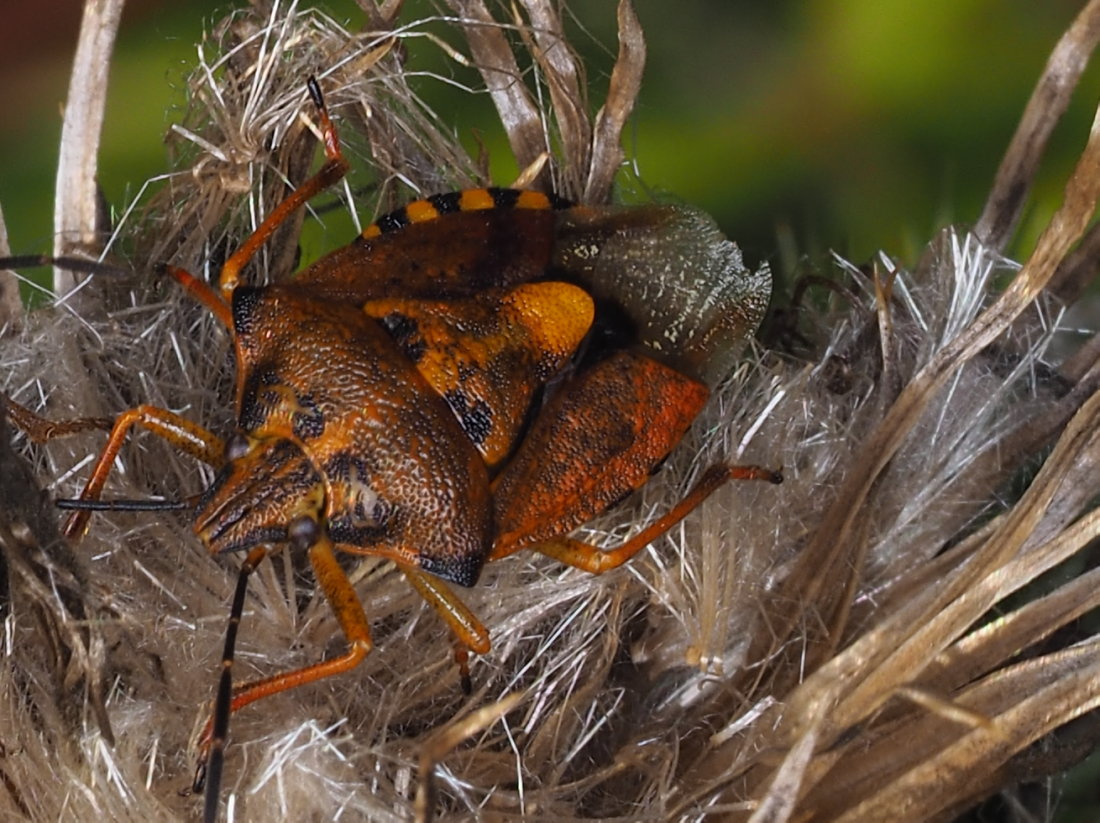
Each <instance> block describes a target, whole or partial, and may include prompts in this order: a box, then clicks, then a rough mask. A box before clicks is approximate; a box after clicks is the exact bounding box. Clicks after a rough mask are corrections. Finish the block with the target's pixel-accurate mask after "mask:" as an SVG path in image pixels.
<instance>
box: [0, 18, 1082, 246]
mask: <svg viewBox="0 0 1100 823" xmlns="http://www.w3.org/2000/svg"><path fill="white" fill-rule="evenodd" d="M602 2H607V3H609V4H610V3H611V0H601V3H602ZM635 2H636V7H637V11H638V15H639V17H640V18H641V22H642V25H643V26H644V28H645V30H646V34H647V37H648V40H649V65H648V68H647V73H646V81H645V85H644V87H643V91H642V97H641V103H640V106H639V108H638V110H637V112H636V114H635V118H634V123H635V129H634V130H633V140H634V143H633V145H631V146H629V147H628V149H629V153H630V154H632V155H633V156H634V157H635V158H636V160H637V167H638V170H639V172H640V175H641V183H642V185H641V186H637V185H631V186H630V189H631V190H629V191H627V192H625V193H624V194H625V196H627V197H628V198H630V199H637V198H644V197H648V196H653V195H655V196H658V197H662V198H665V197H672V198H682V199H684V200H687V201H690V202H693V203H696V204H698V205H700V206H702V207H703V208H705V209H707V210H708V211H711V212H712V213H714V214H715V215H716V216H717V217H718V219H719V221H720V223H721V224H722V225H723V227H724V228H725V229H726V230H727V231H728V232H729V233H730V235H731V236H733V237H735V238H736V239H737V240H738V241H739V242H740V243H741V244H742V245H743V246H744V247H745V249H746V253H747V256H748V257H749V258H750V259H756V258H760V257H769V258H773V260H774V259H776V255H777V249H779V248H780V247H781V246H784V241H785V240H786V239H787V238H790V239H791V240H793V244H787V245H786V246H784V247H785V248H786V249H788V250H790V249H793V250H795V251H796V252H797V253H799V254H801V253H810V254H811V255H812V254H817V253H819V252H821V251H823V250H825V249H829V248H834V249H837V250H840V251H842V252H844V253H845V254H846V255H848V256H849V257H850V258H852V259H856V260H859V259H863V258H865V257H867V256H868V255H869V254H871V253H872V252H873V251H875V250H877V249H879V248H885V249H887V250H888V251H890V252H891V253H893V254H898V255H901V256H903V257H911V256H912V255H913V254H915V252H916V250H917V249H919V248H920V247H921V246H922V244H923V242H924V240H925V239H926V238H927V237H929V236H930V235H931V232H932V230H933V229H934V228H935V227H937V226H939V225H942V224H944V223H947V222H950V221H959V222H963V223H969V222H971V221H973V220H974V219H975V218H976V216H977V212H978V209H979V208H980V205H981V202H982V198H983V197H984V196H985V194H986V193H987V191H988V187H989V183H990V180H991V179H992V176H993V172H994V170H995V168H996V164H997V162H998V160H999V158H1000V155H1001V152H1002V151H1003V149H1004V146H1005V145H1006V144H1007V142H1008V139H1009V137H1010V135H1011V133H1012V129H1013V127H1014V125H1015V121H1016V119H1017V118H1018V116H1019V113H1020V111H1021V109H1022V107H1023V104H1024V102H1025V101H1026V99H1027V96H1028V94H1029V92H1030V90H1031V86H1032V84H1033V83H1034V80H1035V78H1036V77H1037V75H1038V73H1039V71H1040V69H1041V68H1042V65H1043V63H1044V61H1045V60H1046V57H1047V55H1048V54H1049V51H1050V48H1051V47H1052V45H1053V44H1054V42H1055V40H1056V39H1057V37H1058V36H1059V34H1060V32H1061V31H1063V30H1064V28H1065V26H1066V24H1067V23H1068V21H1069V20H1070V19H1072V17H1073V15H1074V14H1075V13H1076V12H1077V11H1078V9H1079V7H1080V5H1081V4H1080V3H1079V2H1078V0H1048V2H1044V3H1034V2H1032V1H1031V0H932V2H926V3H910V2H907V1H906V0H799V2H793V1H790V0H788V2H773V3H758V2H747V1H746V0H739V1H737V2H731V0H684V2H679V3H676V4H668V3H665V2H662V0H635ZM24 5H26V4H24ZM411 5H413V4H412V3H410V6H411ZM416 5H418V6H420V5H422V3H418V4H416ZM599 5H600V3H589V2H585V3H576V4H574V6H575V9H574V11H575V13H576V14H577V16H578V25H579V26H583V27H588V26H589V25H591V28H590V29H589V31H590V34H591V38H585V37H584V36H580V37H577V38H575V40H574V42H575V44H577V45H580V46H581V47H582V48H583V47H584V45H585V42H586V40H587V41H588V42H589V43H590V45H591V53H592V54H591V56H592V57H593V62H594V64H595V65H597V66H599V65H601V64H602V65H604V66H607V67H608V68H609V67H610V65H611V62H612V57H613V54H614V47H615V45H614V33H613V32H612V31H611V30H610V29H609V28H606V27H607V26H608V24H609V22H608V21H611V20H613V15H608V14H603V13H601V12H602V11H604V10H603V9H600V8H597V7H598V6H599ZM327 6H328V8H330V10H332V11H333V13H334V14H335V15H336V16H337V17H346V18H348V19H351V20H353V21H354V20H356V19H357V17H358V16H360V15H359V12H358V10H357V9H356V7H355V6H354V4H353V3H351V2H350V0H338V2H330V3H328V4H327ZM225 8H226V4H225V3H224V2H221V3H212V2H198V3H188V4H184V5H180V4H174V3H167V2H164V0H135V2H133V3H131V4H130V7H129V9H128V11H127V17H126V19H125V20H124V24H123V30H122V32H121V35H120V43H119V49H118V55H117V60H116V63H115V67H114V71H113V73H112V78H111V92H110V100H109V104H108V106H109V108H108V122H107V129H106V134H105V136H104V142H103V149H102V155H101V161H100V170H101V171H100V181H101V184H102V186H103V189H104V191H105V193H106V195H107V198H108V200H109V201H110V203H111V204H112V205H113V206H114V207H115V208H121V207H122V206H123V205H124V204H125V203H126V202H127V200H128V199H129V197H131V196H132V195H133V194H134V193H135V192H136V191H137V188H138V187H139V186H140V184H141V183H142V182H143V181H144V180H145V179H146V178H149V177H152V176H154V175H156V174H158V173H161V172H164V171H165V170H166V167H167V163H168V160H167V158H166V153H165V150H164V147H163V136H164V133H165V131H166V129H167V127H168V124H169V123H171V122H172V121H173V120H178V119H179V111H178V107H179V106H181V105H182V93H181V91H180V78H181V77H182V76H183V73H184V71H185V69H186V68H187V66H189V65H191V64H192V63H193V62H194V51H193V50H194V45H193V44H194V43H196V42H199V37H200V33H201V31H202V29H203V26H204V25H206V24H208V23H209V21H210V20H212V19H215V18H216V17H217V15H218V12H219V11H220V10H224V9H225ZM58 15H59V18H58V19H54V20H52V21H46V22H41V21H40V22H39V23H38V24H36V25H38V26H41V27H42V28H41V29H40V30H33V31H28V30H27V27H28V26H30V25H31V23H30V22H26V23H24V22H20V21H21V20H23V19H24V18H20V17H19V16H18V14H16V15H15V16H8V15H7V14H6V17H7V19H8V21H9V22H12V23H13V25H10V26H9V25H5V26H4V27H3V31H2V32H0V54H2V55H3V57H2V58H0V59H2V61H3V62H0V106H2V107H3V110H4V111H5V116H4V117H2V118H0V156H2V157H3V158H4V162H3V163H0V204H2V205H3V207H4V210H5V215H6V217H7V220H8V223H9V229H10V232H11V237H12V242H13V244H14V247H15V248H16V249H17V250H19V251H37V250H44V249H47V248H49V246H50V237H49V232H50V228H49V226H50V223H49V216H50V210H51V203H52V196H53V164H54V161H55V151H56V149H55V146H56V141H57V135H58V133H59V130H60V117H59V114H58V111H59V106H60V104H61V101H62V100H63V99H64V94H65V83H66V80H65V77H66V71H67V67H68V61H69V57H70V51H71V48H72V43H73V42H74V41H75V34H73V33H72V32H73V31H75V26H76V23H77V10H76V8H75V4H74V6H73V7H71V8H68V9H66V10H65V11H63V12H58ZM61 15H68V19H63V18H62V17H60V16H61ZM37 17H38V18H41V17H42V16H41V15H37ZM32 18H33V15H28V16H27V17H26V18H25V19H26V20H28V21H29V20H31V19H32ZM601 26H603V27H604V28H601ZM605 29H606V30H605ZM50 32H56V34H55V35H53V36H50ZM65 33H68V36H67V39H66V37H65V36H64V35H65ZM601 43H602V44H604V45H605V46H606V49H607V51H606V57H605V58H604V59H603V60H602V61H601V60H600V48H601V46H600V44H601ZM425 51H426V52H430V54H431V56H430V58H429V60H430V61H431V63H430V65H429V68H434V69H436V70H439V71H441V72H442V73H451V72H457V73H458V74H461V69H459V68H457V67H455V66H454V65H453V64H452V65H449V66H448V65H447V64H446V63H445V60H444V58H443V57H442V56H441V55H439V53H438V51H437V50H435V49H426V50H425ZM1095 75H1096V73H1095V72H1093V76H1092V77H1091V78H1089V79H1087V80H1086V82H1085V83H1084V84H1083V87H1082V88H1081V89H1080V92H1079V94H1078V98H1079V100H1080V101H1082V105H1079V106H1075V107H1074V109H1073V110H1071V112H1070V114H1069V116H1068V117H1067V118H1066V122H1064V123H1063V124H1062V125H1061V127H1060V128H1059V130H1058V132H1057V133H1056V135H1055V140H1054V153H1053V155H1052V156H1051V157H1050V158H1049V160H1048V162H1047V164H1046V168H1045V169H1044V171H1043V174H1042V175H1041V177H1040V180H1039V182H1038V186H1037V192H1036V194H1037V197H1038V200H1037V202H1036V204H1035V205H1034V206H1033V207H1032V208H1031V210H1030V212H1029V214H1028V216H1027V217H1026V218H1025V220H1026V224H1025V230H1024V232H1023V236H1024V238H1025V240H1024V242H1025V243H1030V242H1031V240H1032V239H1033V237H1034V233H1035V229H1034V228H1031V227H1037V226H1040V225H1043V224H1044V223H1045V221H1046V219H1047V218H1048V217H1049V215H1050V213H1051V212H1052V211H1053V209H1054V208H1055V206H1056V204H1057V199H1058V197H1059V186H1060V183H1059V182H1058V181H1060V180H1063V179H1064V177H1065V174H1066V172H1067V170H1068V168H1069V164H1070V162H1071V160H1072V158H1073V157H1074V156H1076V153H1077V152H1078V151H1079V149H1080V146H1078V145H1076V144H1075V138H1074V137H1073V135H1080V134H1082V133H1084V130H1085V126H1084V125H1083V121H1085V120H1086V119H1087V118H1088V117H1090V116H1091V115H1090V112H1089V111H1088V109H1089V108H1090V106H1089V105H1088V101H1089V100H1095V99H1096V97H1097V95H1098V93H1100V78H1097V77H1096V76H1095ZM590 80H591V82H592V84H593V86H594V87H595V88H596V89H597V90H598V89H600V88H601V87H602V86H603V85H605V84H606V77H599V76H596V77H592V78H590ZM434 82H435V81H430V80H426V81H425V86H426V89H425V93H426V94H427V95H428V96H434V95H433V92H432V89H431V86H432V85H433V83H434ZM440 99H441V100H443V99H450V100H452V101H453V100H455V99H456V96H455V95H453V94H449V95H442V94H441V95H440ZM459 99H461V98H460V97H459ZM593 99H599V98H598V96H594V98H593ZM480 112H485V114H486V116H487V117H489V116H491V110H490V107H489V106H488V103H487V101H486V102H485V104H484V105H481V104H480V103H473V104H471V106H470V107H469V108H468V109H464V110H461V111H456V112H454V122H455V124H456V128H459V129H463V130H466V131H468V132H469V134H470V139H471V140H472V139H476V138H475V136H474V129H475V128H476V126H477V123H478V120H479V113H480ZM445 114H446V113H445ZM486 122H491V121H486ZM480 139H482V140H484V141H485V142H486V144H487V145H488V146H490V147H492V146H493V145H495V144H496V143H497V136H496V135H495V134H493V133H491V132H490V133H484V134H481V135H480ZM502 173H506V172H502ZM501 182H507V180H502V181H501ZM647 188H648V189H649V191H646V189H647ZM1014 251H1015V252H1016V253H1017V254H1019V255H1021V256H1022V255H1023V254H1024V253H1026V249H1016V250H1014Z"/></svg>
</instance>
